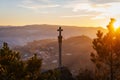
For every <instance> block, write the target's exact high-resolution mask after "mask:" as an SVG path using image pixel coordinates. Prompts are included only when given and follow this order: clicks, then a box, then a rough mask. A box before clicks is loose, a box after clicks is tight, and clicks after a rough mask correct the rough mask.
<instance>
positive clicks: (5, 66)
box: [0, 43, 23, 80]
mask: <svg viewBox="0 0 120 80" xmlns="http://www.w3.org/2000/svg"><path fill="white" fill-rule="evenodd" d="M21 71H23V62H22V61H21V60H20V56H19V52H15V51H12V50H10V49H9V47H8V45H7V43H3V47H2V48H1V49H0V80H15V79H16V78H18V79H19V78H21V77H22V73H21ZM18 73H19V74H18Z"/></svg>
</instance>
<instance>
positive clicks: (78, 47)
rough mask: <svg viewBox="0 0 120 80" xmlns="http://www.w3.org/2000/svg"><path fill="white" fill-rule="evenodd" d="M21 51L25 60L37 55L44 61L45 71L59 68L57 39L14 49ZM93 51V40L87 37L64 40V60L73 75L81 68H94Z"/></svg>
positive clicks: (39, 41) (36, 42)
mask: <svg viewBox="0 0 120 80" xmlns="http://www.w3.org/2000/svg"><path fill="white" fill-rule="evenodd" d="M14 49H15V50H18V51H20V52H21V53H22V54H21V55H22V58H23V59H24V60H25V59H27V58H29V57H31V56H32V55H33V53H37V54H38V56H39V57H40V58H42V59H43V69H51V68H52V69H53V68H56V67H57V66H58V42H57V40H55V39H45V40H35V41H33V42H29V43H27V44H26V45H24V46H18V47H15V48H14ZM92 51H93V48H92V39H91V38H89V37H87V36H84V35H82V36H76V37H70V38H67V39H64V40H63V47H62V56H63V57H62V60H63V65H64V66H67V67H68V68H69V69H70V70H72V72H73V73H76V71H78V70H79V69H80V68H89V69H91V68H92V62H91V61H90V53H91V52H92Z"/></svg>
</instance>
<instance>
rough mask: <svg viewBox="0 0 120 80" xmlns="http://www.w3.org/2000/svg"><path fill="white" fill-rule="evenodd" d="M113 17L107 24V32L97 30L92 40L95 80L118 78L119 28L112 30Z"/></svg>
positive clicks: (119, 68) (116, 79)
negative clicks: (95, 36)
mask: <svg viewBox="0 0 120 80" xmlns="http://www.w3.org/2000/svg"><path fill="white" fill-rule="evenodd" d="M114 22H115V19H113V18H112V19H111V21H110V23H109V24H108V26H107V28H108V33H106V34H105V35H104V34H103V32H101V31H98V32H97V34H96V35H97V38H95V39H94V40H93V48H94V50H95V51H96V52H95V53H91V60H92V62H93V63H94V64H95V66H96V69H95V73H96V80H118V78H119V76H118V75H120V49H119V48H120V29H118V30H116V31H115V30H114V26H113V25H114Z"/></svg>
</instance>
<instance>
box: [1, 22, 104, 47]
mask: <svg viewBox="0 0 120 80" xmlns="http://www.w3.org/2000/svg"><path fill="white" fill-rule="evenodd" d="M58 27H59V25H46V24H43V25H26V26H0V44H1V43H3V42H8V44H9V45H11V46H15V45H25V44H26V43H27V42H31V41H34V40H41V39H56V38H57V36H58V32H57V28H58ZM61 27H62V28H63V30H64V31H63V33H62V35H63V37H64V38H65V39H66V38H68V37H72V36H79V35H86V36H88V37H90V38H94V37H95V36H96V35H95V34H96V32H97V30H101V31H103V32H106V30H105V29H103V28H101V27H97V28H95V27H76V26H61Z"/></svg>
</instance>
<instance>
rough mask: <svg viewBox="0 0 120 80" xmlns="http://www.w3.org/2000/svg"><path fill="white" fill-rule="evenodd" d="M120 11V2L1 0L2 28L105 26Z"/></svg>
mask: <svg viewBox="0 0 120 80" xmlns="http://www.w3.org/2000/svg"><path fill="white" fill-rule="evenodd" d="M119 9H120V0H74V1H73V0H1V1H0V12H1V13H0V25H13V26H14V25H16V26H22V25H31V24H52V25H70V26H81V27H99V26H102V27H105V26H106V25H107V24H108V23H109V21H110V18H115V19H120V11H119Z"/></svg>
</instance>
